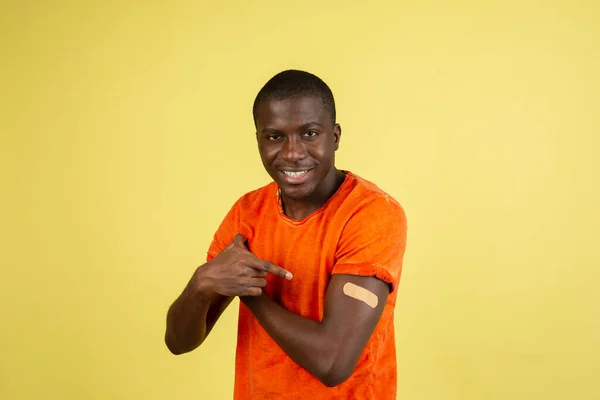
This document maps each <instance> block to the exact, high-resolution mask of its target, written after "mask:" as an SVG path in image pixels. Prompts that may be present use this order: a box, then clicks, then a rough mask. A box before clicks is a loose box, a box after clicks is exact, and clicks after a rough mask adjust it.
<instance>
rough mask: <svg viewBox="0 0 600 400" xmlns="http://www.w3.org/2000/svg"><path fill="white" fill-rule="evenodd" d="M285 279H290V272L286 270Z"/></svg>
mask: <svg viewBox="0 0 600 400" xmlns="http://www.w3.org/2000/svg"><path fill="white" fill-rule="evenodd" d="M285 279H287V280H288V281H289V280H290V279H292V273H291V272H288V273H287V274H285Z"/></svg>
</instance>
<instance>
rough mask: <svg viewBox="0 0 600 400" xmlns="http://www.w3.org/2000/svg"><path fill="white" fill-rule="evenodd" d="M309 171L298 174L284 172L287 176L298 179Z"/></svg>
mask: <svg viewBox="0 0 600 400" xmlns="http://www.w3.org/2000/svg"><path fill="white" fill-rule="evenodd" d="M307 172H308V171H298V172H292V171H283V173H284V174H286V175H287V176H291V177H292V178H297V177H299V176H300V175H302V174H305V173H307Z"/></svg>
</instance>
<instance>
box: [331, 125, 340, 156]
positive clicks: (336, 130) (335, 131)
mask: <svg viewBox="0 0 600 400" xmlns="http://www.w3.org/2000/svg"><path fill="white" fill-rule="evenodd" d="M341 138H342V127H341V126H340V124H335V125H334V126H333V140H334V142H333V143H334V144H333V148H334V150H337V149H338V148H339V147H340V139H341Z"/></svg>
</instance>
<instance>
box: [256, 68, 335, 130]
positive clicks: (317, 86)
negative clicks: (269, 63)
mask: <svg viewBox="0 0 600 400" xmlns="http://www.w3.org/2000/svg"><path fill="white" fill-rule="evenodd" d="M300 95H312V96H316V97H320V98H321V100H322V101H323V105H324V106H325V108H327V110H328V111H329V113H330V115H331V122H332V124H334V125H335V101H334V99H333V93H332V92H331V89H330V88H329V86H327V84H326V83H325V82H323V80H322V79H321V78H319V77H318V76H316V75H313V74H311V73H309V72H306V71H300V70H297V69H288V70H286V71H283V72H280V73H278V74H277V75H275V76H274V77H272V78H271V79H269V81H268V82H267V83H266V84H265V86H263V87H262V89H260V91H259V92H258V94H257V95H256V99H255V100H254V105H253V106H252V116H253V117H254V125H256V119H257V112H258V106H259V105H260V103H261V102H262V101H264V100H284V99H287V98H290V97H294V96H300Z"/></svg>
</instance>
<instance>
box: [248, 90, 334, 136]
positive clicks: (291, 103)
mask: <svg viewBox="0 0 600 400" xmlns="http://www.w3.org/2000/svg"><path fill="white" fill-rule="evenodd" d="M256 117H257V118H256V125H257V127H258V128H259V129H262V128H266V127H269V128H274V127H284V126H299V125H303V124H306V123H307V122H318V123H320V124H321V125H323V126H328V125H331V123H332V121H331V115H329V112H328V111H327V108H326V107H325V105H324V104H323V100H321V99H320V98H319V97H317V96H294V97H289V98H286V99H283V100H269V99H267V100H263V101H262V102H261V103H260V104H259V106H258V109H257V115H256Z"/></svg>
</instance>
